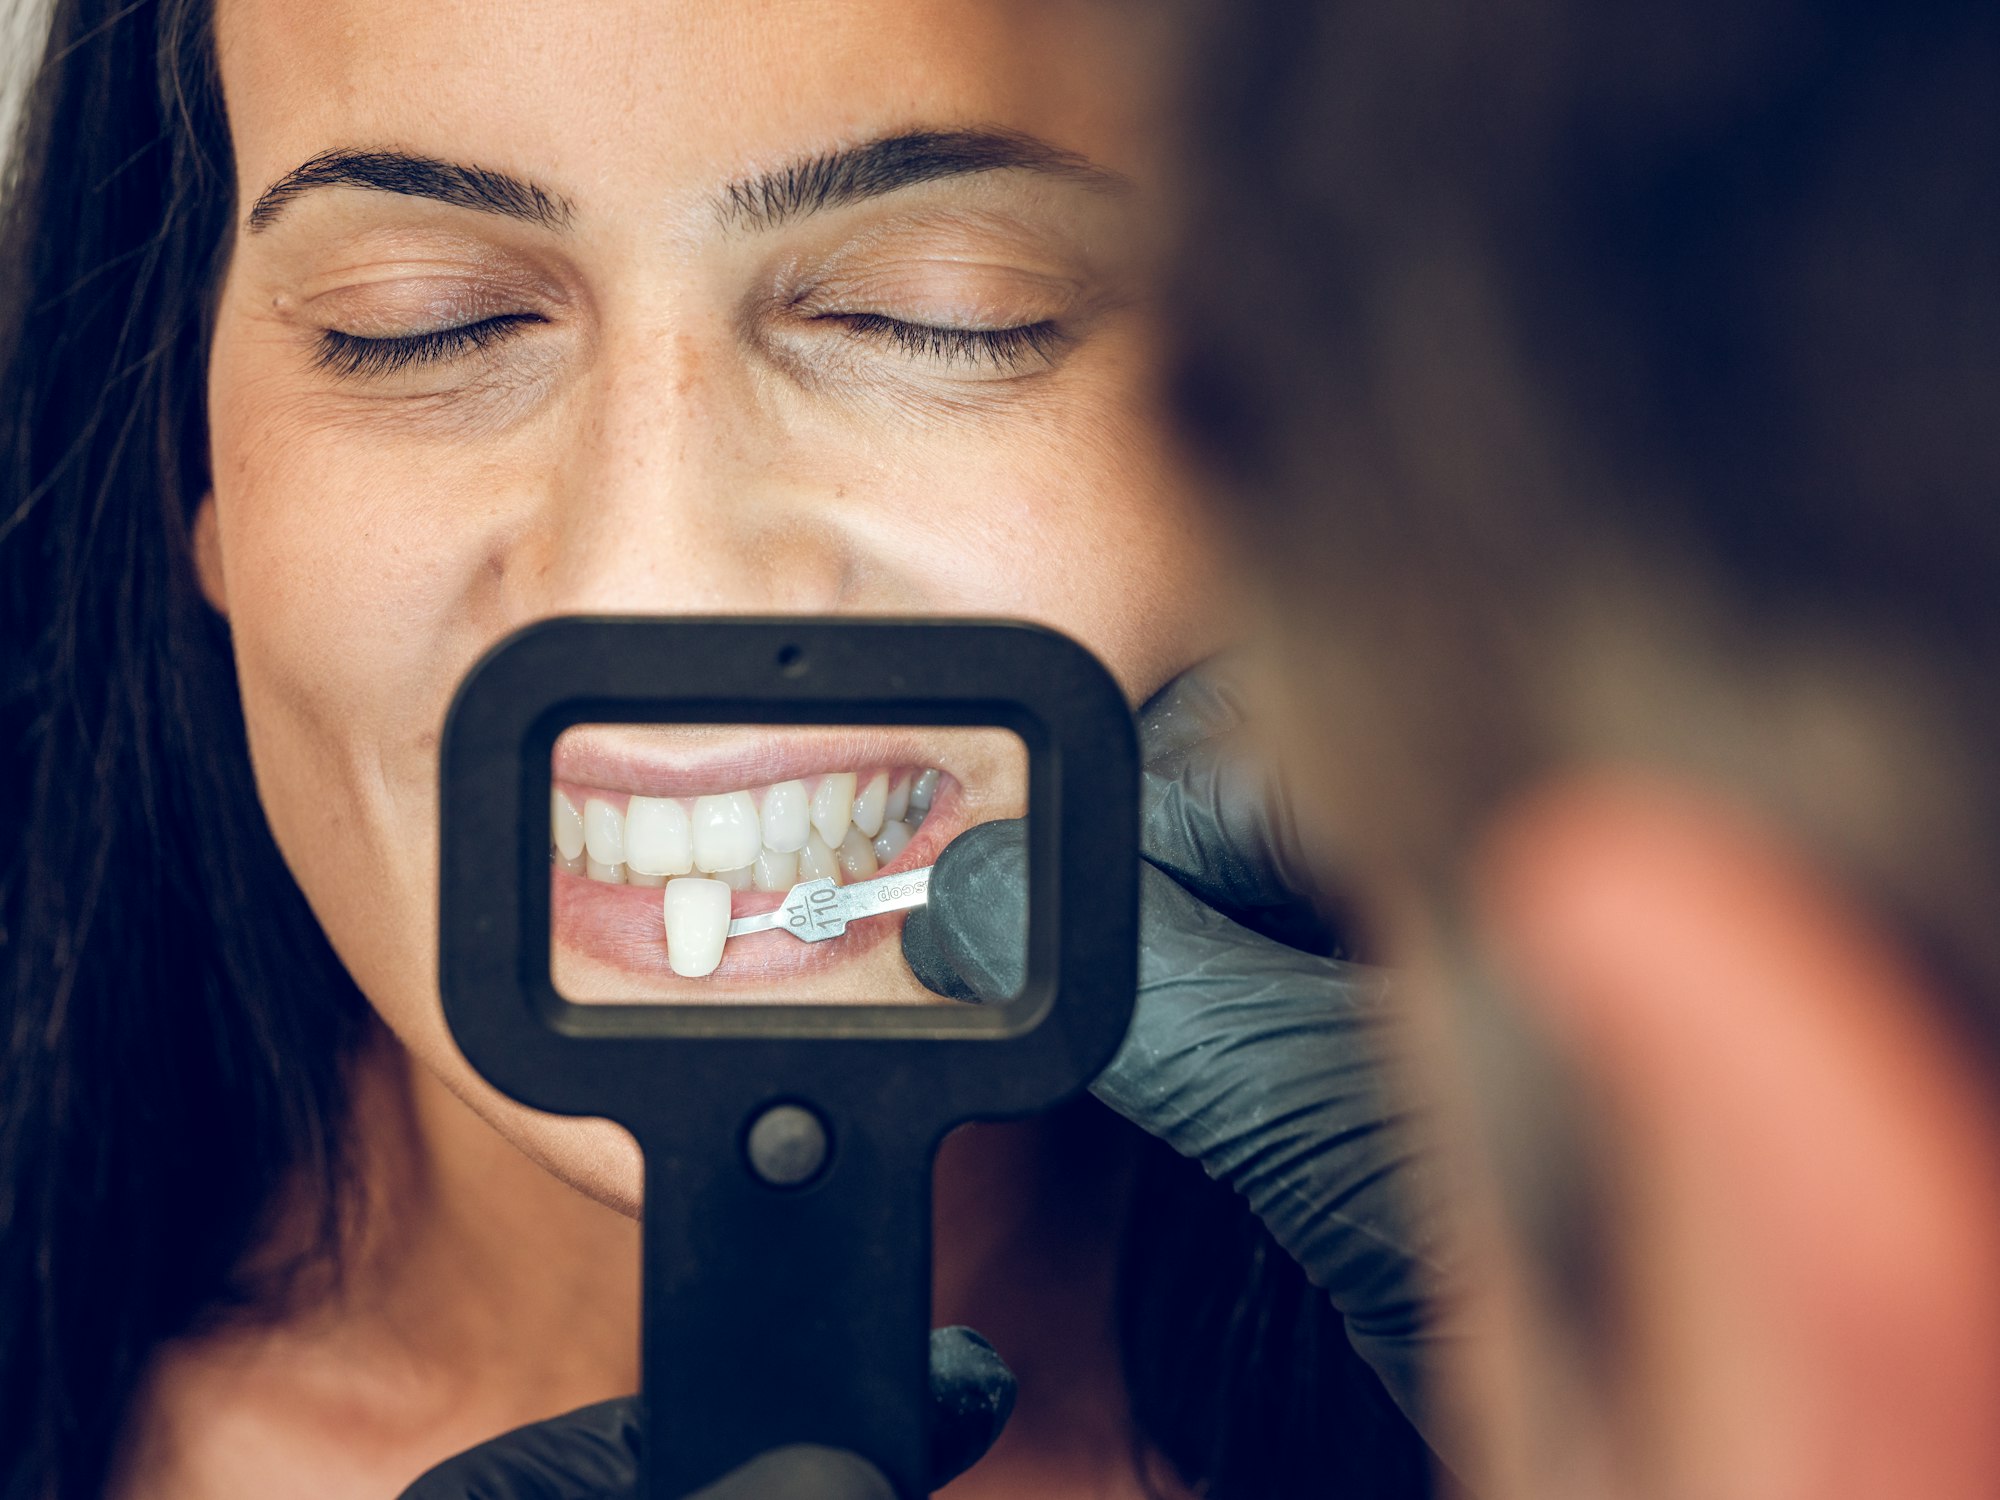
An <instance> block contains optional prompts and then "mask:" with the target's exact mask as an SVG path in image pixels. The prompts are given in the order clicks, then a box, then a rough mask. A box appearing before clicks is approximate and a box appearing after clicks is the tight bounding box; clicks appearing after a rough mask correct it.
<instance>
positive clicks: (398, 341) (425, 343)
mask: <svg viewBox="0 0 2000 1500" xmlns="http://www.w3.org/2000/svg"><path fill="white" fill-rule="evenodd" d="M544 321H546V320H545V319H543V318H540V317H537V316H536V315H535V314H533V313H503V314H501V315H500V316H499V317H494V318H482V319H480V321H479V322H477V323H462V324H460V325H459V326H458V327H456V328H435V329H432V330H431V331H430V332H429V333H412V334H405V335H402V336H400V337H397V338H388V339H370V338H363V337H362V336H361V335H359V334H355V333H342V332H341V331H340V330H339V329H338V328H327V329H323V330H321V332H320V336H319V348H318V350H317V351H316V353H315V356H314V360H313V362H314V364H316V365H317V366H318V367H319V368H320V369H322V370H326V371H329V372H331V373H332V374H335V375H340V376H352V375H361V376H367V375H392V374H394V373H395V372H396V371H398V370H403V369H408V368H409V367H410V366H411V365H435V364H442V363H444V362H445V361H446V360H451V359H459V358H462V357H463V356H465V355H467V354H471V353H473V352H474V351H476V350H480V349H488V348H491V347H492V346H493V345H495V344H497V343H499V342H500V341H501V340H502V339H506V338H511V337H512V336H513V335H514V333H515V332H516V331H517V330H519V329H520V328H522V327H523V326H525V325H527V324H529V323H541V322H544Z"/></svg>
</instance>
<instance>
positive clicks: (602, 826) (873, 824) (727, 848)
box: [549, 768, 939, 891]
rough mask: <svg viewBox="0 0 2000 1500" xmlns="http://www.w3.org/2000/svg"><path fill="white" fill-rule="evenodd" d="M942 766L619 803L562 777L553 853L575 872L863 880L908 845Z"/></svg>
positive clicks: (767, 883) (626, 878)
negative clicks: (566, 783)
mask: <svg viewBox="0 0 2000 1500" xmlns="http://www.w3.org/2000/svg"><path fill="white" fill-rule="evenodd" d="M864 777H865V778H866V780H865V783H864V781H863V778H864ZM938 777H939V773H938V772H937V771H936V770H919V769H914V768H906V769H903V770H900V771H898V770H883V771H871V772H861V773H857V772H853V771H836V772H831V773H829V774H827V775H825V776H821V777H819V778H817V780H815V779H813V778H806V779H804V780H792V781H781V782H778V783H777V784H776V785H773V786H767V787H761V788H751V789H749V790H747V791H740V792H725V793H720V794H716V795H711V796H702V797H694V798H686V799H683V798H675V797H647V796H641V795H639V794H637V793H633V794H631V795H630V796H625V797H624V798H623V803H622V805H621V804H620V801H619V800H618V799H619V797H620V796H621V794H619V793H614V792H605V793H603V794H601V795H592V794H589V793H588V792H587V791H585V790H584V789H581V788H574V789H572V790H571V791H564V790H563V789H562V788H560V787H558V788H555V789H553V791H552V793H551V795H550V799H549V840H550V843H551V845H552V848H551V850H550V860H551V862H552V863H554V864H555V865H556V867H557V868H558V869H561V870H564V871H567V872H568V873H570V874H572V875H583V876H586V877H587V878H589V879H592V880H597V881H601V882H604V883H606V884H611V885H620V884H630V885H638V886H647V887H652V888H658V887H661V886H663V885H665V884H666V883H667V881H668V880H670V879H672V878H674V877H676V876H684V875H688V874H690V873H699V874H703V875H712V876H714V877H715V878H716V879H718V880H721V881H723V882H724V883H725V884H727V885H729V886H731V887H732V888H734V889H736V890H753V889H754V890H761V891H785V890H790V889H791V887H792V886H794V885H796V884H798V883H799V882H800V881H803V880H820V879H825V878H829V877H830V878H832V879H834V880H862V879H866V878H867V877H868V876H870V875H873V874H874V873H875V871H876V869H877V868H878V867H880V866H882V865H887V864H889V863H890V862H891V861H892V860H894V859H896V858H897V857H898V856H899V855H900V854H901V853H902V852H903V850H904V849H905V848H907V847H908V845H909V842H910V836H911V835H912V834H913V833H914V832H915V831H916V829H917V828H918V826H919V825H921V824H922V822H923V821H924V818H925V816H926V812H927V809H928V807H929V804H930V802H931V801H932V800H933V799H934V798H935V797H936V795H937V786H938ZM919 802H921V803H922V804H923V805H922V806H919ZM579 805H580V808H581V810H579ZM899 814H900V816H899ZM836 819H838V821H836ZM788 845H789V846H791V847H786V846H788ZM864 856H865V857H864Z"/></svg>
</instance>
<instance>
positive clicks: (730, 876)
mask: <svg viewBox="0 0 2000 1500" xmlns="http://www.w3.org/2000/svg"><path fill="white" fill-rule="evenodd" d="M756 869H757V867H756V866H755V865H738V866H737V867H736V868H735V869H733V870H717V871H716V872H715V878H716V879H717V880H719V881H721V882H722V883H723V884H724V885H726V886H728V887H729V888H730V889H731V890H732V891H747V890H753V889H755V887H756V884H757V875H756Z"/></svg>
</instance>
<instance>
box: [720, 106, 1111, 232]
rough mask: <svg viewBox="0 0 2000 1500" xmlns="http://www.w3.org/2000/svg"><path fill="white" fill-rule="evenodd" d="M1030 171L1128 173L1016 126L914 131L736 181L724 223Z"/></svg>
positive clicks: (1097, 176) (745, 223) (759, 220)
mask: <svg viewBox="0 0 2000 1500" xmlns="http://www.w3.org/2000/svg"><path fill="white" fill-rule="evenodd" d="M1004 171H1026V172H1040V173H1043V174H1045V175H1048V176H1053V177H1066V178H1069V179H1070V180H1072V181H1075V182H1080V183H1082V184H1084V185H1085V186H1087V187H1092V188H1096V189H1098V190H1099V191H1110V192H1120V191H1123V190H1125V189H1126V188H1128V187H1130V186H1131V183H1130V180H1129V179H1127V178H1125V177H1123V176H1121V175H1120V174H1118V173H1116V172H1113V171H1110V170H1108V169H1106V168H1104V167H1100V166H1097V165H1096V164H1094V163H1093V162H1091V161H1090V159H1089V158H1088V157H1084V156H1079V155H1078V154H1077V153H1076V152H1074V151H1065V150H1063V149H1062V148H1061V147H1059V146H1052V145H1050V144H1049V143H1048V142H1047V141H1044V140H1040V139H1038V138H1036V137H1035V136H1032V135H1023V134H1020V133H1019V132H1017V131H1012V130H915V131H908V132H905V133H904V134H901V135H891V136H884V137H882V138H881V139H879V140H873V141H869V142H867V143H866V144H864V145H860V146H851V147H848V148H846V149H844V150H840V151H828V152H825V153H823V154H821V155H819V156H812V157H808V158H806V159H805V160H803V161H798V162H793V163H792V164H791V165H789V166H784V167H779V168H778V169H777V170H776V171H772V172H765V173H762V174H760V175H759V176H756V177H750V178H745V179H744V180H743V181H741V182H732V183H731V184H730V185H729V186H728V187H727V188H725V189H724V190H723V195H722V202H721V205H720V209H721V216H722V219H723V222H724V223H727V224H732V225H736V226H739V227H742V228H747V229H774V228H776V227H777V226H778V225H780V224H783V223H785V222H787V221H788V220H791V219H795V218H798V217H800V216H802V215H805V214H811V213H818V212H820V211H822V210H824V209H829V208H838V207H840V206H841V205H842V204H846V203H855V202H859V201H860V200H861V199H864V198H876V197H880V196H881V195H882V194H884V193H893V192H895V191H897V190H898V189H899V188H906V187H914V186H916V185H917V184H918V183H920V182H935V181H937V180H938V179H940V178H944V177H965V176H969V175H972V174H974V173H978V172H1004Z"/></svg>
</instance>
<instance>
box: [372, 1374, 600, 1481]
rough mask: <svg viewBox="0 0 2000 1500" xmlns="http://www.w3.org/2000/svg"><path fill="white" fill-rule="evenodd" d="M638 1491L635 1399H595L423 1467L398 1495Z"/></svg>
mask: <svg viewBox="0 0 2000 1500" xmlns="http://www.w3.org/2000/svg"><path fill="white" fill-rule="evenodd" d="M638 1493H639V1403H638V1400H637V1398H636V1397H632V1396H622V1397H620V1398H619V1399H617V1400H616V1401H599V1402H598V1403H596V1404H595V1405H594V1406H585V1407H582V1408H579V1409H578V1410H576V1411H573V1412H568V1413H565V1414H564V1415H562V1416H560V1417H554V1418H551V1419H550V1420H549V1421H546V1422H535V1423H532V1424H530V1425H529V1426H526V1427H517V1428H515V1429H514V1430H513V1431H512V1432H507V1433H502V1434H501V1435H500V1436H499V1437H497V1438H494V1439H493V1440H492V1441H491V1442H486V1443H481V1444H480V1445H479V1446H478V1447H477V1448H472V1449H468V1450H467V1451H466V1452H464V1453H461V1454H459V1455H458V1456H457V1457H456V1458H448V1459H446V1460H445V1461H444V1462H443V1463H441V1464H439V1465H438V1466H437V1467H436V1468H433V1469H428V1470H426V1471H425V1472H424V1474H423V1475H422V1476H421V1477H420V1478H419V1479H418V1480H417V1482H416V1483H415V1484H413V1485H411V1486H410V1487H409V1488H408V1489H406V1490H404V1491H403V1494H402V1500H605V1497H609V1496H617V1497H621V1500H622V1497H627V1496H636V1495H637V1494H638Z"/></svg>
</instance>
